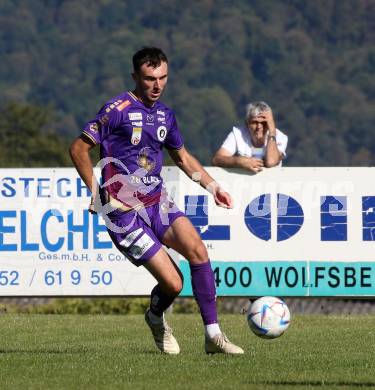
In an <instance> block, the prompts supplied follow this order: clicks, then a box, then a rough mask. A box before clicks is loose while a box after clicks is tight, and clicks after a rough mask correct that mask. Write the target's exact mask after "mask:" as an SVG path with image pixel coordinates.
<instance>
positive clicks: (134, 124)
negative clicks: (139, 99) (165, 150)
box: [132, 121, 143, 127]
mask: <svg viewBox="0 0 375 390" xmlns="http://www.w3.org/2000/svg"><path fill="white" fill-rule="evenodd" d="M132 126H137V127H142V126H143V123H142V121H138V122H132Z"/></svg>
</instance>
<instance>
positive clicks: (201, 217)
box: [185, 195, 230, 240]
mask: <svg viewBox="0 0 375 390" xmlns="http://www.w3.org/2000/svg"><path fill="white" fill-rule="evenodd" d="M185 214H186V216H187V217H188V218H189V219H190V221H191V223H192V224H193V226H194V227H195V228H196V229H197V231H198V233H199V234H200V236H201V238H202V240H230V226H229V225H209V224H208V196H207V195H186V196H185Z"/></svg>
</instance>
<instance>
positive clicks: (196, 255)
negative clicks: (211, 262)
mask: <svg viewBox="0 0 375 390" xmlns="http://www.w3.org/2000/svg"><path fill="white" fill-rule="evenodd" d="M189 252H190V253H189V260H190V262H192V263H194V264H201V263H205V262H207V260H208V253H207V249H206V246H205V245H204V243H203V241H197V242H195V243H194V245H192V246H191V248H190V251H189Z"/></svg>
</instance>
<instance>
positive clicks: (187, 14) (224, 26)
mask: <svg viewBox="0 0 375 390" xmlns="http://www.w3.org/2000/svg"><path fill="white" fill-rule="evenodd" d="M374 11H375V2H374V1H373V0H314V1H300V0H284V1H281V0H262V1H251V2H249V1H246V0H232V1H230V2H228V1H224V0H217V1H212V0H200V1H193V2H188V1H185V0H182V1H179V2H176V1H173V0H160V1H158V2H155V1H151V0H137V1H135V0H127V1H120V2H119V1H115V0H98V1H95V2H91V1H88V0H82V1H79V2H77V1H69V0H50V1H44V0H29V1H27V2H25V1H20V0H3V1H2V2H1V3H0V53H1V58H2V62H1V65H0V83H1V88H0V102H1V118H0V134H1V135H2V142H1V145H0V148H1V151H2V153H1V156H0V164H1V166H66V165H69V164H70V161H69V158H68V155H67V145H68V144H69V142H70V140H71V139H73V138H74V137H75V136H77V135H78V134H79V132H80V129H81V128H82V127H83V125H84V123H85V122H86V121H87V120H89V119H91V118H93V117H94V115H95V113H96V111H97V110H98V109H99V107H100V106H101V105H102V104H103V103H104V102H105V101H106V100H107V99H108V98H109V97H112V96H115V95H117V94H119V93H120V92H121V91H122V90H124V89H131V88H132V87H133V83H132V80H131V77H130V73H131V71H132V67H131V57H132V54H133V52H134V51H135V50H137V49H139V48H141V47H142V46H150V45H155V46H159V47H161V48H162V49H163V50H164V51H165V52H166V53H167V55H168V56H169V60H170V76H169V84H168V87H167V91H166V92H165V95H164V96H163V101H165V103H167V104H168V105H169V106H171V108H172V109H174V111H175V112H176V114H177V118H178V122H179V125H180V128H181V130H182V133H183V136H184V138H185V141H186V145H187V146H188V148H189V149H190V150H191V151H192V153H193V154H195V155H196V156H197V157H198V158H199V159H200V160H201V161H202V162H203V163H204V164H209V162H210V158H211V155H212V154H213V152H214V151H215V150H216V149H217V148H218V147H219V146H220V144H221V142H222V141H223V139H224V138H225V136H226V134H227V133H228V132H229V131H230V130H231V128H232V126H233V125H241V124H242V123H243V120H244V107H245V105H246V103H248V102H249V101H251V100H265V101H266V102H268V103H269V104H270V105H271V107H272V108H273V110H274V113H275V117H276V122H277V127H278V128H280V129H281V130H282V131H284V132H285V133H287V134H288V136H289V146H288V151H287V152H288V153H287V154H288V157H287V160H286V161H285V166H336V165H338V166H340V165H341V166H345V165H347V166H351V165H364V166H368V165H374V162H375V157H374V156H375V153H374V152H375V129H374V123H375V111H374V109H373V107H374V96H375V79H374V77H373V73H374V69H375V48H374V46H373V42H374V41H375V37H374V24H373V17H372V16H373V15H374Z"/></svg>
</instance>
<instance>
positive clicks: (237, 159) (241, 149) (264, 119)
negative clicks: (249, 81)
mask: <svg viewBox="0 0 375 390" xmlns="http://www.w3.org/2000/svg"><path fill="white" fill-rule="evenodd" d="M287 143H288V137H287V136H286V135H285V134H284V133H282V132H281V131H280V130H278V129H277V128H276V126H275V121H274V119H273V115H272V110H271V107H270V106H269V105H268V104H267V103H265V102H252V103H249V104H248V105H247V106H246V121H245V126H241V127H236V126H233V129H232V131H231V132H230V133H229V134H228V136H227V138H226V140H225V141H224V143H223V144H222V145H221V147H220V149H219V150H218V151H217V152H216V153H215V155H214V156H213V158H212V164H213V165H216V166H219V167H223V168H243V169H246V170H248V171H251V172H254V173H258V172H260V171H261V170H262V169H263V167H266V168H271V167H275V166H281V164H282V160H283V159H284V158H285V157H286V153H285V151H286V146H287Z"/></svg>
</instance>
